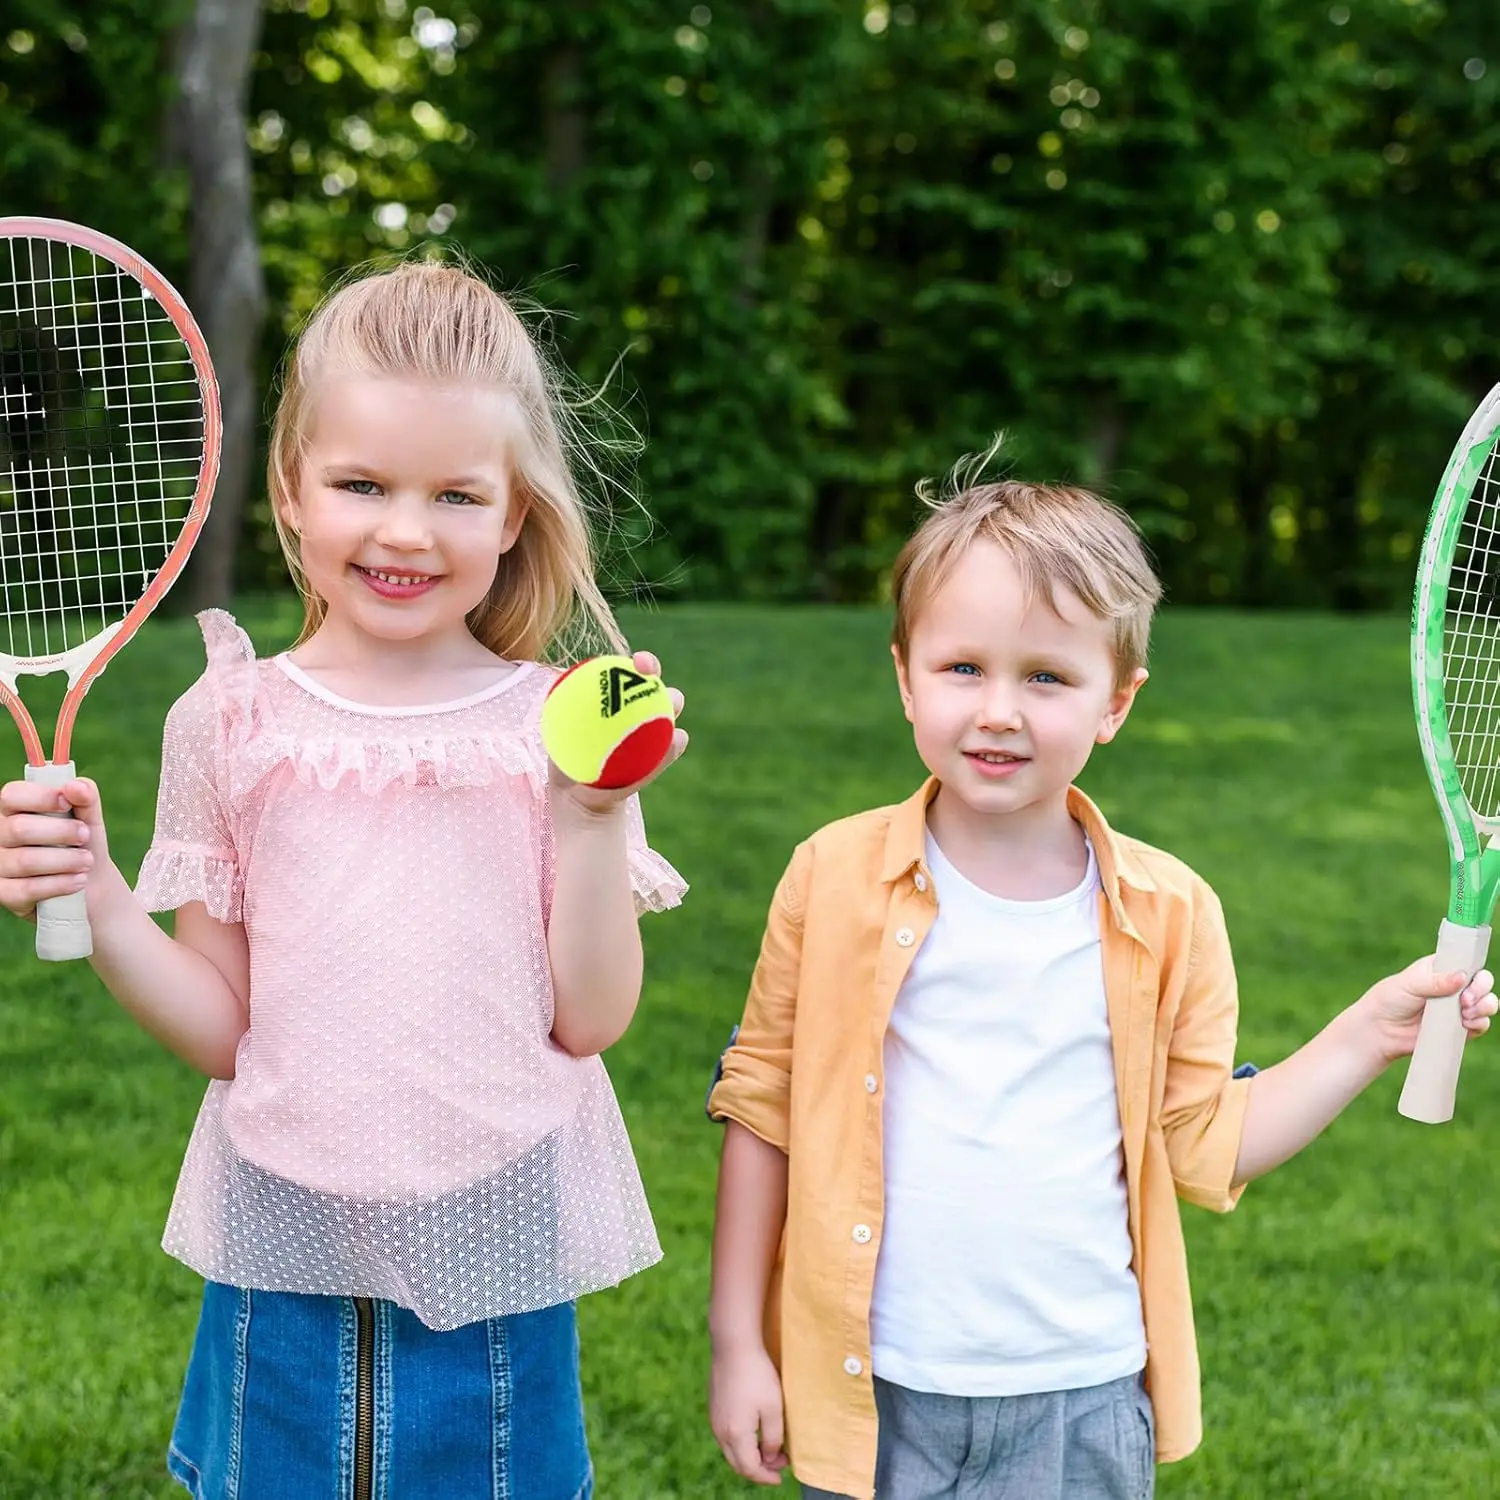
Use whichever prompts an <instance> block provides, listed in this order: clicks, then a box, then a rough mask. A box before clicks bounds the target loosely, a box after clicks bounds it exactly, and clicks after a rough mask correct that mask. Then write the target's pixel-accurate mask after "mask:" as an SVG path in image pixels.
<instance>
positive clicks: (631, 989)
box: [547, 788, 644, 1057]
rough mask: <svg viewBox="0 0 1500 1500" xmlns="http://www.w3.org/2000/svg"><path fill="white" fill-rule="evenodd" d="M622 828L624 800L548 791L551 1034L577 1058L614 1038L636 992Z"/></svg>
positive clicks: (631, 900)
mask: <svg viewBox="0 0 1500 1500" xmlns="http://www.w3.org/2000/svg"><path fill="white" fill-rule="evenodd" d="M625 832H626V824H625V804H624V802H622V801H614V802H613V803H612V804H611V805H609V806H606V807H602V808H597V809H596V808H591V807H588V806H585V805H582V804H580V803H579V802H578V801H577V800H575V799H574V798H573V797H572V796H570V795H569V794H568V793H567V792H565V791H563V790H561V789H558V788H554V789H553V792H552V834H553V840H554V856H553V857H554V865H553V886H552V915H551V917H550V919H549V921H548V923H547V952H548V956H549V957H550V959H551V962H552V996H553V1018H552V1037H553V1040H554V1041H556V1043H557V1044H558V1046H559V1047H562V1048H564V1049H565V1050H566V1051H568V1052H571V1053H572V1054H573V1055H574V1056H575V1057H587V1056H590V1055H591V1054H593V1053H596V1052H603V1051H604V1049H605V1048H606V1047H609V1046H611V1045H613V1044H614V1043H615V1042H617V1041H618V1040H619V1039H620V1037H622V1036H623V1035H624V1034H625V1028H626V1027H627V1026H629V1025H630V1021H631V1017H633V1016H634V1015H635V1007H636V1004H637V1002H638V1001H639V1000H640V998H641V977H642V973H643V967H644V961H643V959H642V956H641V930H640V924H639V922H638V921H637V918H636V914H635V897H634V895H633V894H632V893H631V889H630V867H629V863H628V853H627V849H626V840H625Z"/></svg>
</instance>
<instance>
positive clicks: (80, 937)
mask: <svg viewBox="0 0 1500 1500" xmlns="http://www.w3.org/2000/svg"><path fill="white" fill-rule="evenodd" d="M77 778H78V772H77V771H75V770H74V769H73V762H72V761H66V762H64V763H63V764H62V765H60V766H51V765H48V766H27V767H26V779H27V781H40V782H41V783H43V785H45V786H66V785H67V784H68V783H69V782H70V781H75V780H77ZM51 816H53V817H54V818H71V817H72V816H73V814H72V813H71V812H60V813H53V814H52V815H51ZM93 951H94V938H93V934H92V933H91V932H90V931H89V907H88V892H87V891H78V892H75V893H74V894H73V895H71V896H52V897H50V898H49V899H48V900H46V901H38V902H37V907H36V956H37V957H38V958H44V959H47V960H48V961H49V962H60V961H62V960H65V959H70V958H87V957H88V956H89V954H91V953H92V952H93Z"/></svg>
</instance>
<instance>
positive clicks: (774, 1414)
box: [760, 1401, 782, 1464]
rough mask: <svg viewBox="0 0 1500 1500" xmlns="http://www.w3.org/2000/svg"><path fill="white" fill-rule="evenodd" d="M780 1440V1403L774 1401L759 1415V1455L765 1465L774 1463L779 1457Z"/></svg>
mask: <svg viewBox="0 0 1500 1500" xmlns="http://www.w3.org/2000/svg"><path fill="white" fill-rule="evenodd" d="M781 1439H782V1414H781V1402H779V1401H774V1402H771V1403H770V1404H768V1405H767V1406H766V1408H765V1410H764V1411H762V1412H761V1414H760V1454H761V1458H762V1459H764V1461H765V1462H766V1463H768V1464H769V1463H774V1462H775V1460H776V1459H777V1458H779V1457H780V1456H781Z"/></svg>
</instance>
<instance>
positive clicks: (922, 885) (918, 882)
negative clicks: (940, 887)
mask: <svg viewBox="0 0 1500 1500" xmlns="http://www.w3.org/2000/svg"><path fill="white" fill-rule="evenodd" d="M911 883H912V884H913V885H914V886H916V888H917V889H918V890H919V891H925V890H926V889H927V877H926V876H925V875H924V874H923V873H922V872H921V871H920V870H918V871H917V873H916V874H915V875H914V876H913V877H912V882H911Z"/></svg>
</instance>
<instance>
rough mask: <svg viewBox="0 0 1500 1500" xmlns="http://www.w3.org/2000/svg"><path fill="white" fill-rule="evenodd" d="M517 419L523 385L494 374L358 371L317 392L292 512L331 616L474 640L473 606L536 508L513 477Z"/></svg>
mask: <svg viewBox="0 0 1500 1500" xmlns="http://www.w3.org/2000/svg"><path fill="white" fill-rule="evenodd" d="M516 420H517V418H516V412H515V407H514V404H513V402H512V400H511V398H510V397H509V396H507V395H506V394H505V393H504V392H503V391H500V390H496V389H492V388H490V387H485V386H474V387H458V388H451V389H450V388H445V387H440V386H435V385H430V384H427V383H426V382H424V381H420V380H410V381H408V380H399V379H387V378H382V377H371V376H350V377H348V378H345V379H340V380H335V381H332V382H330V383H329V384H328V385H326V386H325V387H324V388H323V389H322V390H321V391H320V392H319V393H318V399H317V401H316V403H315V405H314V407H313V416H312V426H311V430H310V431H309V433H308V440H307V444H306V447H305V449H304V452H303V457H302V466H301V471H300V475H299V478H298V483H297V486H296V492H295V494H293V495H292V496H291V497H289V499H288V500H287V502H286V505H285V513H284V515H283V517H282V519H283V520H284V521H285V522H286V524H287V525H288V526H289V527H290V528H291V529H292V530H293V531H295V532H296V533H297V536H298V539H299V544H300V548H301V554H302V567H303V569H304V571H305V572H306V574H307V581H308V584H309V586H310V587H311V588H312V589H313V590H314V592H316V593H317V594H318V595H319V597H320V598H322V599H323V600H324V602H325V603H326V604H327V606H328V624H329V626H330V627H332V628H333V629H335V630H337V631H340V632H343V631H348V630H352V631H353V632H354V633H355V635H356V636H358V637H362V638H364V639H366V640H372V641H374V640H378V641H385V642H390V643H397V642H413V643H415V642H422V643H424V644H428V645H442V644H444V643H445V642H447V641H450V640H451V642H452V643H453V644H455V645H462V646H463V647H465V648H466V649H472V637H471V636H470V635H469V629H468V625H467V623H466V616H467V615H468V614H469V612H470V611H471V610H472V609H474V607H475V606H476V605H478V604H480V603H481V602H482V601H483V599H484V597H485V595H486V594H487V593H488V592H489V588H490V585H491V584H492V583H493V582H494V578H495V570H496V568H497V567H498V566H499V563H500V555H501V554H502V553H503V552H507V551H509V549H510V548H511V547H512V546H514V544H515V541H516V538H517V537H518V536H519V535H520V531H521V522H522V521H523V519H524V518H525V510H526V507H525V505H524V504H523V503H518V501H517V499H516V497H515V496H514V495H513V493H512V488H511V473H512V462H511V445H510V442H509V440H508V435H509V434H510V433H513V432H514V431H515V423H516Z"/></svg>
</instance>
